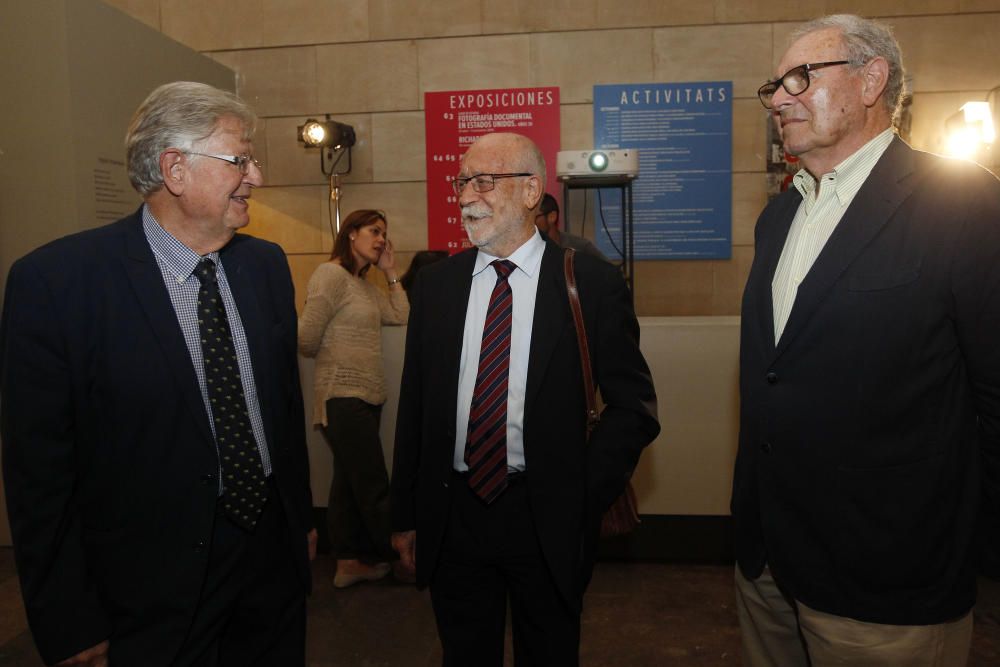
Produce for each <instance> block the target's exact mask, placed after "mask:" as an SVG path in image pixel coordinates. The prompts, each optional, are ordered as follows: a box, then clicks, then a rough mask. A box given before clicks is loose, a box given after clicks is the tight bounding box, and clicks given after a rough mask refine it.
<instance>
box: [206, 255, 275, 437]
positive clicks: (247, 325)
mask: <svg viewBox="0 0 1000 667" xmlns="http://www.w3.org/2000/svg"><path fill="white" fill-rule="evenodd" d="M245 247H246V246H245V245H244V244H242V243H240V239H239V238H238V237H237V238H235V239H233V241H231V242H230V243H229V245H227V246H226V247H225V248H223V249H222V251H221V252H220V254H219V257H220V260H221V262H222V266H223V268H224V269H225V271H226V280H227V281H228V282H229V289H230V291H231V292H232V294H233V301H235V302H236V310H237V311H239V317H240V322H241V323H242V325H243V333H244V334H245V335H246V339H247V347H248V348H249V350H250V363H251V364H252V365H253V377H254V382H255V383H256V385H257V395H258V397H259V400H258V401H257V403H258V404H259V405H260V413H261V418H262V419H263V421H264V432H265V433H266V434H267V439H268V442H271V443H273V442H274V434H273V429H272V425H273V423H274V421H273V409H272V408H273V405H274V401H273V400H272V397H271V396H270V395H269V394H270V391H271V389H272V388H273V387H274V384H275V383H273V382H271V381H270V378H271V374H272V369H271V365H270V364H271V355H270V354H269V353H268V352H269V350H270V349H271V345H272V343H270V340H269V331H268V326H269V324H270V320H268V318H266V317H264V314H263V312H262V310H261V304H260V299H259V298H258V294H257V290H256V289H255V285H256V284H260V281H259V280H254V270H253V267H252V266H250V265H249V264H248V257H247V255H246V252H245ZM257 278H258V279H259V278H261V276H257ZM272 446H273V445H272Z"/></svg>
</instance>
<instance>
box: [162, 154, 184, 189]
mask: <svg viewBox="0 0 1000 667" xmlns="http://www.w3.org/2000/svg"><path fill="white" fill-rule="evenodd" d="M187 170H188V163H187V161H186V160H185V159H184V153H182V152H180V151H179V150H177V149H176V148H170V149H168V150H165V151H163V152H162V153H160V174H162V175H163V187H165V188H166V189H167V190H168V191H169V192H170V194H172V195H181V194H183V193H184V185H185V182H184V177H185V176H186V175H187Z"/></svg>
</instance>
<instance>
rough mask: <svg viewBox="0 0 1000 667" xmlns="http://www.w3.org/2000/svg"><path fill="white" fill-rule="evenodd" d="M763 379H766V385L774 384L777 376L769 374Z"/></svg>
mask: <svg viewBox="0 0 1000 667" xmlns="http://www.w3.org/2000/svg"><path fill="white" fill-rule="evenodd" d="M765 378H766V379H767V383H768V384H774V383H775V382H777V381H778V374H777V373H774V372H771V373H768V374H767V375H766V376H765Z"/></svg>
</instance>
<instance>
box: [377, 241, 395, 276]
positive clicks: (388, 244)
mask: <svg viewBox="0 0 1000 667" xmlns="http://www.w3.org/2000/svg"><path fill="white" fill-rule="evenodd" d="M375 266H377V267H378V268H379V269H380V270H381V271H382V273H384V274H386V278H388V279H390V280H391V279H392V278H393V277H394V276H390V275H389V272H390V271H393V270H395V268H396V255H395V253H394V252H393V250H392V241H390V240H389V239H386V240H385V247H384V248H382V254H381V255H379V257H378V264H376V265H375Z"/></svg>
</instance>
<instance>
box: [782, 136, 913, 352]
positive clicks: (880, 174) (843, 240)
mask: <svg viewBox="0 0 1000 667" xmlns="http://www.w3.org/2000/svg"><path fill="white" fill-rule="evenodd" d="M912 171H913V150H912V149H911V148H910V147H909V146H907V145H906V144H905V143H903V142H902V141H901V140H900V139H898V138H896V139H894V140H893V142H892V143H891V144H890V145H889V148H888V149H886V152H885V153H884V154H883V155H882V157H881V158H880V159H879V161H878V162H877V163H876V165H875V168H874V169H872V172H871V174H870V175H869V176H868V178H867V180H865V183H864V185H862V186H861V189H860V190H859V191H858V194H857V195H856V196H855V197H854V201H853V202H851V205H850V206H849V207H848V208H847V211H846V212H845V213H844V217H843V218H842V219H841V221H840V222H839V223H838V224H837V228H836V229H835V230H834V232H833V234H832V235H831V236H830V240H829V241H827V243H826V246H824V248H823V250H822V251H821V252H820V254H819V257H817V258H816V262H815V263H814V264H813V266H812V268H811V269H810V270H809V273H807V274H806V277H805V280H803V281H802V284H801V285H800V286H799V289H798V293H797V294H796V296H795V304H794V305H793V306H792V312H791V313H790V314H789V317H788V323H787V325H786V326H785V330H784V332H783V333H782V335H781V340H780V341H778V346H777V349H775V357H777V356H780V355H781V354H782V353H783V352H784V351H785V350H786V349H787V348H788V346H789V345H790V344H791V342H792V341H793V340H795V337H796V336H797V335H798V334H799V333H800V332H801V331H802V330H803V328H804V327H805V324H806V323H807V322H808V321H809V319H810V318H811V317H812V316H813V314H814V313H815V312H816V309H817V308H818V307H819V306H820V305H821V304H822V303H823V301H824V300H825V299H826V298H827V296H829V294H830V290H831V289H832V288H833V286H834V284H835V283H836V282H837V281H838V280H839V279H840V277H841V276H842V275H843V273H844V272H845V271H846V270H847V269H848V267H849V266H850V265H851V264H852V263H853V262H854V260H855V259H856V258H857V257H858V255H859V254H861V252H862V251H863V250H864V249H865V247H866V246H867V245H868V244H869V243H871V241H872V239H874V238H875V236H876V235H877V234H878V233H879V232H880V231H881V229H882V227H884V226H885V224H886V223H887V222H888V221H889V219H890V218H891V217H892V215H893V213H894V212H895V210H896V209H897V208H899V206H900V204H902V203H903V201H904V200H905V199H906V198H907V197H908V196H909V195H910V193H911V192H912V191H913V187H914V181H915V179H909V178H908V176H909V175H910V174H911V172H912ZM786 235H787V234H786ZM775 263H777V262H775ZM768 284H769V285H770V283H768ZM772 312H773V310H772Z"/></svg>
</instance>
